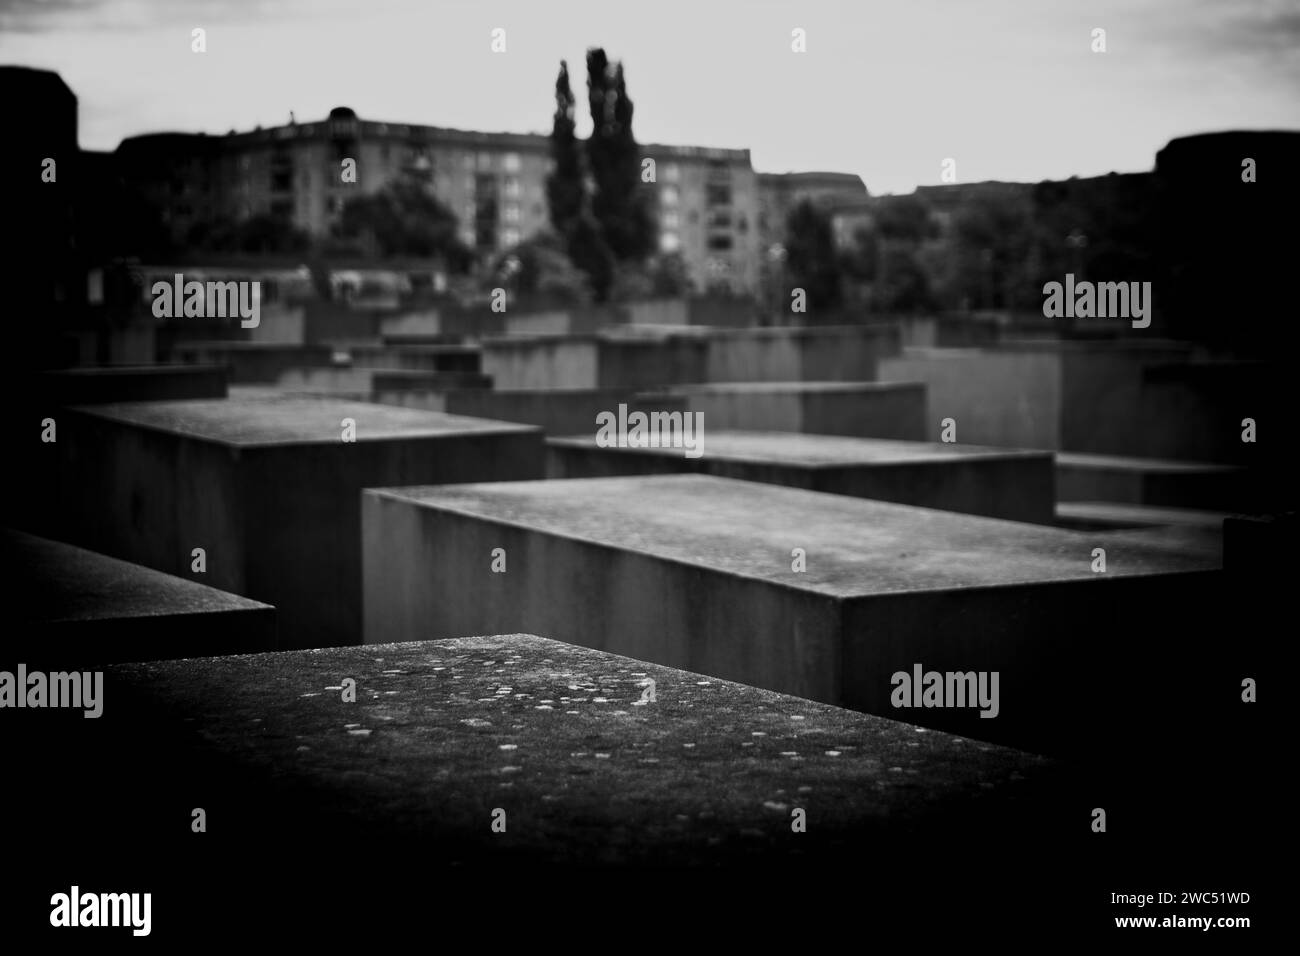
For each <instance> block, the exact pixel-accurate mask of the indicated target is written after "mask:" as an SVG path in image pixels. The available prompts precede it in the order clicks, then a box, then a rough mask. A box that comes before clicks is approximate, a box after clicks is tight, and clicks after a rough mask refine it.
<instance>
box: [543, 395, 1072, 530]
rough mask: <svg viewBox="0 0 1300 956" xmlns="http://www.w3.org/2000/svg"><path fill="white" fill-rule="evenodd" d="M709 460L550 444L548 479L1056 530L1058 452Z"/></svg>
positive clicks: (809, 453)
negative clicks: (903, 508)
mask: <svg viewBox="0 0 1300 956" xmlns="http://www.w3.org/2000/svg"><path fill="white" fill-rule="evenodd" d="M704 422H705V426H706V427H705V429H704V434H703V437H702V439H701V441H700V448H701V449H702V451H703V454H702V455H701V456H700V457H698V458H688V457H686V455H685V453H684V450H683V449H681V448H671V447H670V448H617V447H615V448H603V447H600V446H599V445H597V444H596V436H595V435H594V434H591V435H581V436H569V437H560V438H551V439H548V440H547V477H548V478H553V479H558V478H606V477H614V476H619V475H663V474H683V473H696V474H707V475H716V476H718V477H720V478H738V479H740V480H742V481H759V482H765V483H768V484H775V485H785V486H787V487H790V488H804V489H807V490H809V491H824V492H829V493H831V494H840V495H853V496H855V497H858V498H873V499H878V500H880V501H893V502H896V503H899V504H907V505H916V506H918V507H922V508H938V509H941V510H944V511H960V512H964V513H966V514H977V515H986V516H988V517H992V518H1005V519H1007V520H1009V521H1029V522H1033V523H1036V524H1053V523H1054V520H1055V518H1054V508H1055V503H1056V496H1055V492H1054V488H1053V484H1054V482H1053V478H1054V476H1053V463H1052V454H1051V453H1050V452H1037V451H1014V450H1009V449H1005V448H990V447H983V446H978V445H958V444H946V443H943V442H910V441H889V440H885V439H874V438H841V437H838V436H830V435H797V434H787V433H783V432H750V431H713V430H711V428H710V427H708V426H709V422H710V420H709V418H708V415H707V413H705V419H704Z"/></svg>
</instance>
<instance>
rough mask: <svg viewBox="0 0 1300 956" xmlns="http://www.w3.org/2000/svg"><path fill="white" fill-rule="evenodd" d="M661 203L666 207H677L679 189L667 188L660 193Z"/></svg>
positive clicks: (674, 187)
mask: <svg viewBox="0 0 1300 956" xmlns="http://www.w3.org/2000/svg"><path fill="white" fill-rule="evenodd" d="M659 197H660V198H659V201H660V203H662V204H663V205H665V206H676V205H677V198H678V197H677V187H676V186H665V187H664V188H663V189H662V190H661V191H660V193H659Z"/></svg>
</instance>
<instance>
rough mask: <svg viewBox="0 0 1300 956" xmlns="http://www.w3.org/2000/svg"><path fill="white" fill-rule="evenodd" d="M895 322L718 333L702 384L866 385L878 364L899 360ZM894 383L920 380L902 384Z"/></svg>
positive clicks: (873, 377)
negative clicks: (894, 359)
mask: <svg viewBox="0 0 1300 956" xmlns="http://www.w3.org/2000/svg"><path fill="white" fill-rule="evenodd" d="M901 341H902V337H901V331H900V329H899V327H898V325H897V324H896V323H888V324H882V325H853V326H824V327H814V328H763V329H732V330H719V331H715V332H713V333H711V334H710V335H709V337H708V348H709V352H708V368H707V374H706V375H705V376H703V377H702V378H700V379H698V381H704V382H763V381H766V382H790V381H807V382H823V381H839V382H870V381H875V380H877V379H881V378H884V377H885V376H882V375H879V374H877V370H878V368H879V364H880V362H881V361H882V360H883V359H885V358H887V357H889V356H894V355H898V353H899V351H900V349H901V347H902V346H901ZM895 378H896V380H898V381H918V380H917V379H902V378H897V377H895Z"/></svg>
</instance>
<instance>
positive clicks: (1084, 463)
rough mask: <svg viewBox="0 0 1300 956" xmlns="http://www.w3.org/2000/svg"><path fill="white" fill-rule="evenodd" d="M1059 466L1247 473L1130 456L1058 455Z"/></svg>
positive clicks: (1219, 466) (1203, 463) (1237, 468)
mask: <svg viewBox="0 0 1300 956" xmlns="http://www.w3.org/2000/svg"><path fill="white" fill-rule="evenodd" d="M1056 463H1057V464H1058V465H1063V466H1065V467H1067V468H1101V469H1106V470H1110V471H1131V472H1138V473H1143V474H1146V473H1151V474H1193V473H1194V474H1203V473H1205V472H1214V473H1215V474H1225V475H1226V474H1233V473H1236V472H1242V471H1245V470H1246V469H1245V468H1243V467H1241V466H1240V465H1223V464H1218V463H1215V462H1207V461H1178V460H1176V459H1172V458H1134V457H1129V456H1127V455H1093V454H1082V453H1079V452H1072V451H1058V452H1057V453H1056Z"/></svg>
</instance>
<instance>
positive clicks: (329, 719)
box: [106, 634, 1054, 856]
mask: <svg viewBox="0 0 1300 956" xmlns="http://www.w3.org/2000/svg"><path fill="white" fill-rule="evenodd" d="M343 678H352V679H354V680H355V681H356V702H355V703H340V696H341V695H340V685H341V681H342V679H343ZM106 681H108V682H110V683H111V684H112V685H113V686H115V687H122V686H123V685H128V686H130V687H132V688H133V689H134V690H138V691H139V692H140V693H141V694H143V695H145V699H146V700H147V701H149V702H150V706H149V710H150V712H161V713H175V714H177V715H184V714H186V713H193V714H201V715H202V719H203V724H202V727H203V738H204V740H205V741H207V742H208V743H209V744H210V745H211V746H213V747H215V748H216V749H217V750H219V751H220V752H222V753H223V754H225V755H227V756H232V757H234V758H235V759H236V760H239V761H246V762H250V763H256V764H258V765H262V766H267V767H274V768H275V773H276V775H277V777H281V778H283V777H289V778H294V779H299V780H304V779H305V780H310V781H317V783H316V784H315V785H316V786H319V787H321V788H322V789H326V790H329V791H331V793H332V799H331V800H330V801H329V802H331V803H332V804H333V805H334V806H337V807H338V808H339V810H340V812H342V813H343V814H345V815H347V816H350V817H352V818H353V819H354V820H358V821H361V823H362V825H363V826H366V827H373V828H375V829H377V830H382V829H393V830H398V831H402V832H406V833H408V834H409V835H411V836H415V835H416V834H418V833H420V832H421V831H422V830H424V829H425V828H427V827H428V826H429V825H430V823H429V821H440V822H442V823H446V824H450V825H451V826H455V825H457V820H456V815H457V814H460V813H463V814H464V816H465V818H466V819H472V820H473V826H474V828H475V829H476V831H481V832H482V833H487V829H488V828H487V826H486V824H485V823H483V824H481V825H480V821H481V820H487V815H486V814H487V808H490V807H493V806H501V807H505V808H507V809H508V810H509V812H510V814H511V823H510V829H511V831H512V832H514V833H516V834H517V835H516V837H515V839H516V840H521V841H524V842H527V843H542V844H544V845H545V846H546V847H547V848H548V851H550V852H555V853H560V854H564V853H569V852H577V853H580V854H584V855H588V856H589V855H590V853H591V850H592V846H591V845H590V844H591V843H592V842H594V844H595V845H597V846H600V847H605V848H608V847H610V846H617V847H619V848H620V852H626V851H627V850H628V849H629V848H632V852H635V849H634V848H635V847H636V846H637V845H638V844H639V843H642V842H644V841H646V840H647V839H648V840H649V841H652V842H653V843H655V844H656V845H658V846H659V847H664V846H672V845H674V844H677V845H679V846H682V845H684V846H688V847H690V850H689V852H691V853H698V852H699V851H700V850H701V849H702V848H703V847H704V844H705V841H704V840H703V839H701V838H700V834H701V833H702V832H709V833H712V834H719V833H726V834H728V836H732V837H734V836H741V835H742V834H741V833H739V832H738V830H739V828H740V827H742V826H749V827H758V828H759V829H758V831H757V832H756V833H755V834H754V835H756V836H758V837H760V838H761V837H764V836H766V837H768V838H770V839H779V840H788V837H789V833H790V818H791V808H792V807H805V808H809V807H813V808H816V809H815V814H816V817H815V818H816V819H817V820H818V822H819V823H820V824H821V825H822V826H823V827H834V826H839V827H852V828H854V829H860V828H861V827H863V826H866V827H868V828H871V827H876V826H879V827H882V828H891V832H896V830H893V829H892V828H897V827H898V826H899V825H900V824H902V823H904V822H905V821H909V820H916V819H918V818H924V817H925V816H926V815H927V814H928V813H931V812H933V811H934V809H935V808H936V806H946V807H947V812H962V810H961V808H962V807H963V806H967V808H968V809H971V810H975V811H977V810H978V809H979V808H980V807H984V806H988V805H999V804H1004V803H1005V802H1006V801H1008V800H1017V799H1021V798H1022V795H1023V796H1024V797H1026V798H1027V796H1028V793H1029V792H1032V791H1031V790H1028V788H1032V787H1033V786H1035V784H1037V783H1038V782H1039V781H1045V780H1047V779H1049V777H1050V775H1051V774H1053V773H1054V765H1053V764H1052V762H1051V761H1049V760H1046V759H1045V758H1042V757H1039V756H1035V755H1031V754H1026V753H1023V752H1020V751H1016V750H1011V749H1007V748H1004V747H1000V746H996V745H992V744H987V743H982V742H978V741H974V740H969V739H966V738H961V737H956V736H953V735H952V734H948V733H943V732H939V731H933V730H925V729H923V728H918V727H915V726H913V725H910V724H905V723H900V722H897V721H893V720H889V719H885V718H882V717H876V716H871V715H868V714H862V713H857V712H854V711H849V710H844V709H841V708H837V707H833V706H830V705H826V704H819V703H815V702H813V701H809V700H804V699H802V698H798V697H792V696H787V695H784V694H779V693H775V692H772V691H766V690H761V689H759V688H755V687H750V686H747V685H744V684H737V683H732V682H729V681H725V680H719V679H716V678H712V677H704V676H701V675H700V674H696V673H691V672H688V671H682V670H677V669H674V668H670V667H663V666H660V665H656V664H649V663H644V662H641V661H637V660H634V659H632V658H627V657H620V656H617V655H613V654H608V653H605V652H602V651H596V650H591V649H588V648H583V647H577V646H573V645H569V644H564V643H561V642H558V641H552V640H547V639H544V638H539V637H534V636H531V635H523V634H516V635H505V636H494V637H469V638H458V639H452V640H440V641H427V642H417V643H406V644H386V645H385V644H380V645H369V646H365V647H350V648H331V649H322V650H310V651H295V652H280V653H269V654H258V655H241V656H230V657H217V658H203V659H194V660H187V661H169V662H157V663H148V664H133V665H120V666H116V667H112V668H109V669H108V670H107V672H106ZM649 681H653V682H654V697H655V699H654V700H653V701H645V700H643V698H644V697H646V696H648V695H647V694H646V688H647V687H648V682H649ZM160 704H161V705H162V706H161V707H159V706H158V705H160ZM451 796H454V797H455V798H456V799H454V800H453V799H451ZM972 802H973V803H974V804H976V806H975V807H969V804H970V803H972ZM808 812H809V813H810V815H811V814H813V813H814V811H813V810H811V809H810V810H809V811H808ZM575 821H583V823H582V825H581V826H578V825H576V824H575ZM486 839H491V837H490V836H489V837H486Z"/></svg>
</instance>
